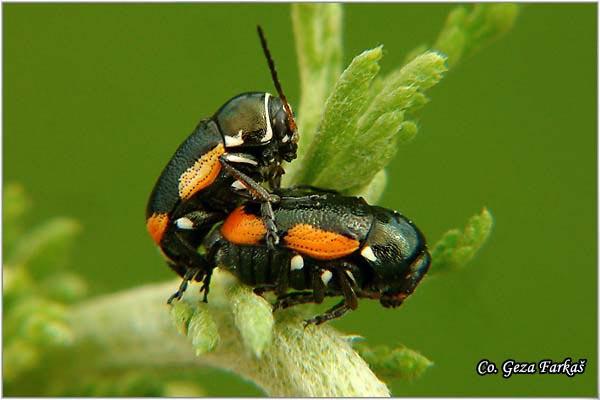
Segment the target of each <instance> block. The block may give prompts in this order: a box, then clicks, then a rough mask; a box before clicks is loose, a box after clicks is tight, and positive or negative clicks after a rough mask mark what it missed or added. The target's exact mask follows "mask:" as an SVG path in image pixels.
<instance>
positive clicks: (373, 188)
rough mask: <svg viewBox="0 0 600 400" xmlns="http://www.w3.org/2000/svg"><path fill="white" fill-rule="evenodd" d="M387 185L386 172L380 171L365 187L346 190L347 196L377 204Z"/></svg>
mask: <svg viewBox="0 0 600 400" xmlns="http://www.w3.org/2000/svg"><path fill="white" fill-rule="evenodd" d="M386 184H387V172H386V171H385V169H382V170H381V171H379V172H378V173H377V175H375V177H374V178H373V180H372V181H371V182H370V183H369V184H368V185H365V186H362V187H359V188H352V189H350V190H348V192H349V193H348V194H350V195H352V196H362V197H363V198H364V199H365V200H366V201H367V203H369V204H377V201H378V200H379V199H380V198H381V195H382V194H383V191H384V190H385V185H386Z"/></svg>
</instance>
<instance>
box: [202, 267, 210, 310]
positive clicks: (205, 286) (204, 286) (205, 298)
mask: <svg viewBox="0 0 600 400" xmlns="http://www.w3.org/2000/svg"><path fill="white" fill-rule="evenodd" d="M212 271H213V270H212V269H209V270H208V271H207V272H206V275H204V279H203V280H202V286H201V287H200V293H202V292H204V296H203V297H202V301H203V302H205V303H208V292H209V291H210V279H211V278H212Z"/></svg>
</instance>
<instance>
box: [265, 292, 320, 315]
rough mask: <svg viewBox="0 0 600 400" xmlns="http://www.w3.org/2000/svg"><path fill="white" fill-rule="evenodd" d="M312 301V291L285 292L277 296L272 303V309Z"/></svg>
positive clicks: (313, 299)
mask: <svg viewBox="0 0 600 400" xmlns="http://www.w3.org/2000/svg"><path fill="white" fill-rule="evenodd" d="M314 302H315V297H314V295H313V292H292V293H286V294H284V295H280V296H279V297H277V301H276V302H275V303H274V304H273V311H275V310H279V309H282V310H283V309H285V308H289V307H293V306H297V305H300V304H307V303H314Z"/></svg>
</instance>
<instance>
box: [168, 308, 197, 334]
mask: <svg viewBox="0 0 600 400" xmlns="http://www.w3.org/2000/svg"><path fill="white" fill-rule="evenodd" d="M170 314H171V318H172V320H173V323H174V324H175V328H177V332H179V333H180V334H182V335H187V334H188V326H189V324H190V320H191V319H192V315H194V309H193V308H192V306H191V305H189V304H188V303H187V302H186V301H175V302H173V303H172V304H171V309H170Z"/></svg>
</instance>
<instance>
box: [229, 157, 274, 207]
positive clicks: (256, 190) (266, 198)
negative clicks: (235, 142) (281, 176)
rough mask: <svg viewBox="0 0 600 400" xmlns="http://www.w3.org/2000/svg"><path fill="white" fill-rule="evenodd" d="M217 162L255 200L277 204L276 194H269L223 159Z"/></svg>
mask: <svg viewBox="0 0 600 400" xmlns="http://www.w3.org/2000/svg"><path fill="white" fill-rule="evenodd" d="M219 161H220V162H221V165H222V166H223V169H225V171H227V173H229V175H231V176H233V177H234V178H235V179H237V180H238V181H240V182H241V183H242V185H244V186H245V187H246V189H248V191H249V192H250V193H251V194H252V197H254V199H255V200H259V201H263V202H269V203H278V202H279V196H277V195H276V194H272V193H269V191H267V189H265V188H264V187H262V186H260V184H258V182H256V181H255V180H254V179H252V178H250V177H249V176H248V175H246V174H244V173H243V172H242V171H240V170H238V169H237V168H235V167H234V166H232V165H231V164H229V162H228V161H227V159H226V158H225V157H223V156H221V157H220V158H219Z"/></svg>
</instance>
